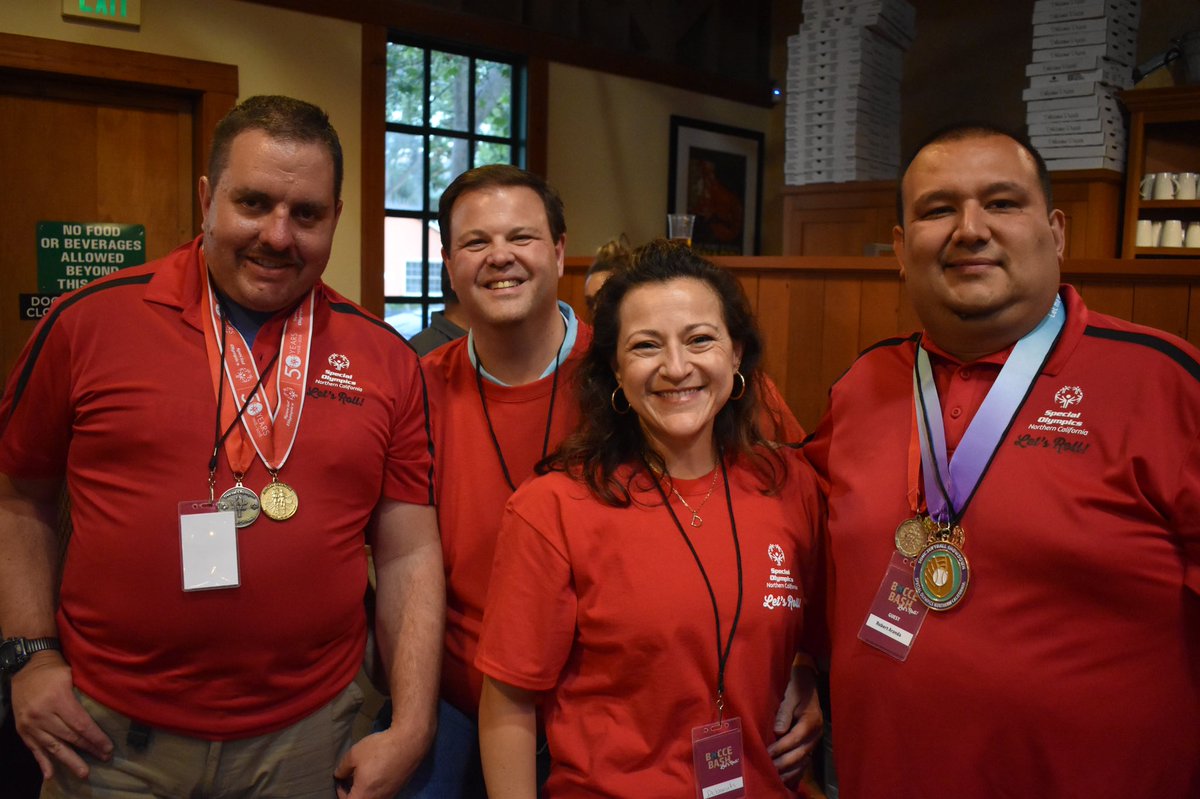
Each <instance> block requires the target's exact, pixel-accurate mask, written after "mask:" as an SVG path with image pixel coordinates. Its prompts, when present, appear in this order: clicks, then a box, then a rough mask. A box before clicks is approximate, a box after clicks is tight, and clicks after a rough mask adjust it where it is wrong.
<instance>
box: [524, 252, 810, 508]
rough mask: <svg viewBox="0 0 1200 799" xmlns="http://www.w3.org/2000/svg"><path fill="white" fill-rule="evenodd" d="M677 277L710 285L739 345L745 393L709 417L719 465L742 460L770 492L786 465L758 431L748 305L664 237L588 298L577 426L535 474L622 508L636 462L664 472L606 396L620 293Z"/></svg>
mask: <svg viewBox="0 0 1200 799" xmlns="http://www.w3.org/2000/svg"><path fill="white" fill-rule="evenodd" d="M681 278H690V279H694V280H699V281H702V282H703V283H704V284H705V285H707V286H708V287H709V288H711V289H712V290H713V292H714V293H715V294H716V295H717V297H718V298H719V299H720V302H721V310H722V316H723V318H724V322H725V327H726V328H727V329H728V330H729V335H730V337H731V338H732V339H733V342H734V343H735V344H737V345H739V346H740V347H741V349H742V358H741V366H740V367H739V368H740V371H741V373H742V375H743V376H744V377H745V379H746V390H745V392H744V393H742V394H741V396H739V397H738V398H737V399H734V398H733V397H732V396H731V397H730V399H729V401H728V402H726V403H725V406H724V407H723V408H721V410H720V411H718V412H717V416H716V419H715V420H714V422H713V439H714V443H715V444H716V446H717V450H718V451H719V452H720V453H721V455H722V458H724V459H725V461H726V462H732V461H733V460H736V459H738V458H739V457H741V458H745V459H746V460H747V462H749V463H750V464H751V466H752V468H753V469H754V470H755V471H756V472H757V473H758V475H759V477H760V479H761V481H762V484H763V491H764V493H772V492H774V491H776V490H778V488H779V484H780V481H781V480H782V477H783V475H784V474H785V473H786V469H787V467H786V463H785V462H784V460H783V458H782V457H780V456H779V454H778V453H777V452H776V450H775V448H774V447H773V446H771V445H770V444H769V443H768V442H767V440H766V439H765V438H764V437H763V435H762V433H761V431H760V430H759V428H758V418H759V411H760V405H759V398H760V397H761V396H762V389H761V381H762V372H761V366H762V358H763V344H762V336H761V334H760V333H759V330H758V324H757V322H755V320H754V314H753V313H752V312H751V310H750V302H749V300H748V299H747V298H746V294H745V292H744V291H743V290H742V287H741V284H740V283H738V281H737V279H736V278H734V277H733V275H731V274H730V273H729V272H727V271H725V270H723V269H720V268H719V267H717V266H715V265H714V264H712V263H711V262H710V261H708V260H706V259H705V258H703V257H701V256H700V255H697V254H696V253H695V251H694V250H692V249H691V248H690V247H688V246H687V245H685V244H682V243H673V242H669V241H667V240H665V239H657V240H655V241H651V242H650V243H648V244H646V245H644V246H642V247H639V248H638V249H637V250H635V251H634V253H633V257H632V260H631V263H630V264H629V266H628V268H626V269H618V270H616V271H615V272H614V273H613V275H612V277H610V278H609V279H608V282H606V283H605V284H604V286H603V287H602V288H601V289H600V292H599V294H597V295H596V300H597V302H596V317H595V323H594V328H593V329H594V333H593V337H592V346H591V348H590V349H589V350H588V353H587V356H586V357H585V358H584V361H583V364H582V365H581V366H580V368H579V372H578V375H577V377H576V381H577V393H578V397H579V406H580V416H581V422H580V426H579V428H578V429H577V431H576V432H575V433H573V434H572V435H571V436H569V437H568V438H567V439H566V440H564V441H563V443H562V444H561V445H560V446H559V448H558V450H557V451H555V452H554V453H553V454H551V455H550V456H549V457H548V458H546V459H545V460H543V461H542V462H541V463H539V464H538V466H537V472H538V473H539V474H545V473H547V472H550V471H562V472H566V473H567V474H569V475H571V476H573V477H575V478H576V479H578V480H580V481H581V482H584V483H586V484H587V486H588V488H589V489H590V490H591V492H592V494H593V495H595V496H596V498H597V499H599V500H600V501H601V502H604V503H605V504H607V505H613V506H617V507H627V506H628V505H629V504H630V502H631V498H630V497H631V494H630V488H629V483H630V482H631V481H632V480H633V479H634V478H635V477H636V476H637V475H638V474H639V472H640V471H641V472H644V467H642V464H643V463H645V464H646V465H648V466H649V467H650V468H651V469H652V470H654V471H656V472H660V473H665V472H666V464H665V463H664V461H663V459H662V456H661V455H659V454H658V453H657V452H655V451H654V450H652V449H651V448H650V447H648V446H646V439H645V437H644V435H643V433H642V427H641V424H640V423H639V420H638V417H637V414H634V413H628V412H626V413H618V412H617V410H616V409H615V408H614V407H613V404H612V396H613V392H614V391H615V390H616V388H617V378H616V375H615V374H614V373H613V363H614V362H615V361H616V355H617V338H618V335H619V334H620V328H621V318H620V317H621V313H620V312H621V303H622V302H623V301H624V299H625V297H626V295H627V294H628V293H629V292H630V290H632V289H634V288H636V287H638V286H642V285H647V284H652V283H667V282H669V281H672V280H678V279H681ZM625 465H632V466H633V467H634V470H633V473H632V475H631V476H630V477H629V478H628V479H627V480H625V481H622V480H621V479H619V478H618V477H617V472H618V470H619V469H620V468H621V467H622V466H625Z"/></svg>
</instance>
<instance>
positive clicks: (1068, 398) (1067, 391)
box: [1054, 386, 1083, 410]
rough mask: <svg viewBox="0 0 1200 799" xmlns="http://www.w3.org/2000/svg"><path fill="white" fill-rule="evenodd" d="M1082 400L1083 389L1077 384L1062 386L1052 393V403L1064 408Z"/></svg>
mask: <svg viewBox="0 0 1200 799" xmlns="http://www.w3.org/2000/svg"><path fill="white" fill-rule="evenodd" d="M1081 402H1083V389H1082V388H1080V387H1079V386H1063V387H1062V388H1060V389H1059V390H1058V391H1057V392H1056V393H1055V395H1054V403H1055V404H1056V405H1058V407H1060V408H1062V409H1063V410H1066V409H1067V408H1070V407H1071V406H1072V405H1078V404H1079V403H1081Z"/></svg>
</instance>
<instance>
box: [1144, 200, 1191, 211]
mask: <svg viewBox="0 0 1200 799" xmlns="http://www.w3.org/2000/svg"><path fill="white" fill-rule="evenodd" d="M1138 206H1139V207H1140V208H1141V209H1142V210H1144V211H1149V210H1152V209H1153V210H1156V209H1163V210H1170V211H1191V210H1196V209H1200V200H1141V201H1139V203H1138Z"/></svg>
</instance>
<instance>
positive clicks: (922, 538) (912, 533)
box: [896, 516, 929, 558]
mask: <svg viewBox="0 0 1200 799" xmlns="http://www.w3.org/2000/svg"><path fill="white" fill-rule="evenodd" d="M926 518H927V517H922V516H914V517H912V518H911V519H905V520H904V521H902V522H900V525H899V526H898V527H897V528H896V549H897V550H898V551H899V552H900V554H901V555H903V556H904V557H906V558H915V557H916V556H917V555H920V554H921V552H922V550H924V549H925V547H926V546H928V545H929V528H928V526H927V525H926V521H925V520H926Z"/></svg>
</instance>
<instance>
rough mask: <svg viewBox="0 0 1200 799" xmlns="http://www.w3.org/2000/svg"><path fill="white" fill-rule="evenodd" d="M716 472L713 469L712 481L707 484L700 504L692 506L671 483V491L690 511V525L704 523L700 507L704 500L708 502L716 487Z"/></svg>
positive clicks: (695, 525) (697, 525)
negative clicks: (706, 490)
mask: <svg viewBox="0 0 1200 799" xmlns="http://www.w3.org/2000/svg"><path fill="white" fill-rule="evenodd" d="M718 474H720V472H718V471H717V470H716V469H713V479H712V483H710V484H709V486H708V493H707V494H705V495H704V499H702V500H700V504H699V505H697V506H696V507H694V508H693V507H692V506H691V505H689V504H688V501H687V500H686V499H684V498H683V494H680V493H679V489H678V488H676V487H675V486H674V485H673V484H672V486H671V492H672V493H673V494H674V495H675V496H676V497H678V498H679V501H680V502H682V503H683V507H685V508H687V509H688V510H690V511H691V512H692V527H699V526H700V525H702V524H704V517H703V516H701V515H700V509H701V508H703V507H704V503H705V502H708V498H709V497H711V496H712V492H713V489H714V488H716V487H717V475H718Z"/></svg>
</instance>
